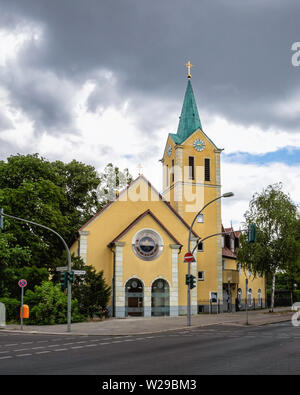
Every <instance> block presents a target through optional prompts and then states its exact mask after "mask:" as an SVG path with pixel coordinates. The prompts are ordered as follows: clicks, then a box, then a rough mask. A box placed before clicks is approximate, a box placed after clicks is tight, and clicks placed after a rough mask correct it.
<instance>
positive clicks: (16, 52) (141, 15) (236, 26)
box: [0, 0, 300, 227]
mask: <svg viewBox="0 0 300 395" xmlns="http://www.w3.org/2000/svg"><path fill="white" fill-rule="evenodd" d="M0 10H1V12H0V159H2V160H5V159H6V158H7V157H8V156H10V155H15V154H17V153H20V154H29V153H39V154H40V155H41V156H43V157H45V158H47V159H48V160H62V161H65V162H68V161H71V160H72V159H76V160H78V161H81V162H84V163H86V164H91V165H93V166H95V168H96V169H97V170H98V171H99V172H101V171H102V170H103V169H104V167H105V165H106V164H107V163H110V162H112V163H113V164H114V165H115V166H118V167H120V168H121V169H124V168H128V169H129V171H130V173H131V174H132V175H133V176H134V177H136V176H137V175H138V172H139V165H140V164H141V166H142V173H143V174H144V175H145V176H146V177H147V178H148V179H149V181H150V182H151V183H152V184H153V185H154V186H155V187H156V188H157V189H158V190H161V187H162V180H161V178H162V169H161V162H159V159H161V158H162V155H163V151H164V148H165V144H166V139H167V136H168V133H176V130H177V126H178V122H179V115H180V112H181V107H182V103H183V97H184V93H185V89H186V84H187V78H186V68H185V66H184V65H185V63H186V62H187V61H188V60H190V61H191V63H192V64H193V65H194V67H193V68H192V80H191V81H192V85H193V90H194V94H195V98H196V102H197V106H198V112H199V115H200V119H201V123H202V126H203V131H204V132H205V133H206V134H207V135H208V136H209V137H210V138H211V140H213V142H214V143H215V145H216V146H217V147H219V148H223V149H224V151H223V152H222V161H221V181H222V192H228V191H232V192H234V194H235V196H234V197H233V198H230V199H223V204H222V221H223V224H224V226H225V227H228V226H230V223H231V222H232V223H233V225H234V226H236V227H238V226H240V224H241V222H243V215H244V212H245V211H246V210H247V208H248V206H249V201H250V199H251V198H252V196H253V194H254V193H256V192H258V193H260V192H262V190H263V189H264V188H266V187H267V186H268V185H270V184H274V183H278V182H282V184H283V190H284V192H286V193H289V194H290V196H291V198H292V200H293V201H294V202H295V203H296V204H299V203H300V89H299V88H300V65H299V63H300V52H299V56H298V52H297V48H299V50H300V28H299V26H300V25H299V20H300V2H299V1H298V0H295V1H294V0H285V1H284V2H283V1H282V0H280V1H278V0H239V1H238V0H163V1H158V0H153V1H147V0H110V1H105V0H85V1H83V0H51V1H48V0H9V1H7V0H0ZM295 43H296V44H295ZM297 43H299V46H298V44H297ZM292 48H293V49H292ZM293 59H294V60H293ZM295 60H296V61H295ZM298 60H299V61H298Z"/></svg>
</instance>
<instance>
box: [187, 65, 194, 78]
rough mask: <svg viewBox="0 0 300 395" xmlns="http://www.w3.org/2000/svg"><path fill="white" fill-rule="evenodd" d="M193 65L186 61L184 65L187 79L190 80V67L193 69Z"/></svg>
mask: <svg viewBox="0 0 300 395" xmlns="http://www.w3.org/2000/svg"><path fill="white" fill-rule="evenodd" d="M193 66H194V65H193V64H192V63H191V62H190V61H188V62H187V63H186V64H185V67H186V68H187V69H188V74H187V77H188V78H191V77H192V75H191V67H193Z"/></svg>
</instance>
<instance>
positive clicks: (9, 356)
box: [0, 355, 12, 359]
mask: <svg viewBox="0 0 300 395" xmlns="http://www.w3.org/2000/svg"><path fill="white" fill-rule="evenodd" d="M7 358H12V356H11V355H8V356H6V357H0V359H7Z"/></svg>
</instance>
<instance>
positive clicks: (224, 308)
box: [198, 298, 266, 314]
mask: <svg viewBox="0 0 300 395" xmlns="http://www.w3.org/2000/svg"><path fill="white" fill-rule="evenodd" d="M246 304H247V305H248V310H261V309H263V308H265V307H266V304H265V300H263V299H255V298H251V299H248V300H246V299H236V300H235V301H234V302H233V301H232V299H229V300H223V302H221V301H220V299H218V300H216V299H209V300H200V301H198V313H209V314H219V313H226V312H228V313H232V312H236V311H244V310H246V307H247V306H246Z"/></svg>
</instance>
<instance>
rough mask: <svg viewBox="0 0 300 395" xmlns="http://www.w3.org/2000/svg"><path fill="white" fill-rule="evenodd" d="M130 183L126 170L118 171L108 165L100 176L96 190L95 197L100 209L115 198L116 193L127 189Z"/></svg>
mask: <svg viewBox="0 0 300 395" xmlns="http://www.w3.org/2000/svg"><path fill="white" fill-rule="evenodd" d="M131 181H132V176H131V175H130V173H129V171H128V169H127V168H126V169H124V170H123V171H120V170H119V168H118V167H114V166H113V164H112V163H109V164H108V165H107V166H106V167H105V169H104V170H103V172H102V173H101V175H100V184H99V186H98V188H97V196H98V199H99V203H100V205H101V207H103V206H105V205H106V204H107V203H108V202H110V201H112V200H114V199H115V198H116V193H118V192H119V191H120V190H121V189H123V188H125V187H127V186H128V185H129V184H130V183H131Z"/></svg>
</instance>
